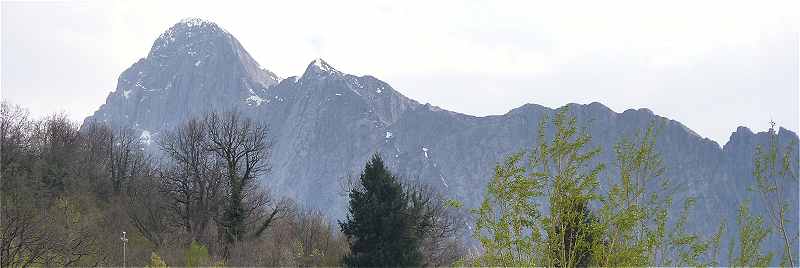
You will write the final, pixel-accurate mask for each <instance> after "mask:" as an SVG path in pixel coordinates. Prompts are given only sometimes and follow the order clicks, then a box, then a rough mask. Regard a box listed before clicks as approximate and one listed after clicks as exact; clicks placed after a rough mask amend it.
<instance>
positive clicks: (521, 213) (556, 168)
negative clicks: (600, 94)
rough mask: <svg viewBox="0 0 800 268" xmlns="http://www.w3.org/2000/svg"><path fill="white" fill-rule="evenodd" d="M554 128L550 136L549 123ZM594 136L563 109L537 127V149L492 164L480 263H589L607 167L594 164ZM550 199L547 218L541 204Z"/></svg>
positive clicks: (479, 234) (480, 228)
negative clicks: (593, 207)
mask: <svg viewBox="0 0 800 268" xmlns="http://www.w3.org/2000/svg"><path fill="white" fill-rule="evenodd" d="M547 122H549V123H550V124H551V125H552V126H553V128H554V129H555V133H554V134H553V136H552V139H551V140H549V141H548V140H547V139H546V137H545V123H547ZM590 140H591V137H590V136H589V135H588V134H586V132H585V131H583V130H580V131H579V129H578V127H577V126H576V120H575V118H574V117H570V116H568V115H567V109H566V108H561V109H559V111H557V113H556V115H555V117H554V118H553V119H552V120H551V121H548V120H542V122H540V125H539V132H538V144H537V145H536V147H534V148H533V150H532V151H531V152H530V153H528V157H527V160H528V163H527V166H524V165H522V164H520V162H521V161H522V159H523V158H524V157H525V153H516V154H513V155H511V156H509V157H508V158H507V159H506V160H505V162H504V163H503V164H501V165H498V166H497V167H495V175H494V177H493V178H492V180H491V181H490V182H489V184H488V186H487V192H486V195H485V198H484V201H483V202H482V203H481V206H480V208H478V209H476V210H474V211H473V213H474V214H475V215H476V217H477V221H476V228H475V233H474V236H475V237H476V238H477V239H478V240H479V241H480V242H481V245H483V247H484V249H485V254H483V255H482V256H480V257H478V258H476V259H475V260H474V262H475V263H474V265H479V266H494V265H499V266H544V265H546V266H568V267H574V266H585V265H588V264H589V261H590V260H591V252H592V243H593V241H594V237H595V236H596V235H597V230H598V226H597V221H596V219H595V218H594V217H593V215H592V214H591V212H590V210H589V204H590V202H591V201H592V200H597V199H598V195H597V194H596V193H595V191H596V188H597V186H598V180H597V176H598V174H599V173H600V171H601V170H602V169H603V168H604V166H603V165H595V166H591V164H590V162H591V161H592V159H593V158H594V157H595V156H596V155H597V154H598V153H599V152H600V151H599V149H586V148H585V147H587V146H588V144H589V142H590ZM540 197H546V198H547V200H548V201H549V202H548V204H549V211H548V212H549V213H547V214H542V213H541V212H540V210H539V207H538V206H537V204H536V199H537V198H540Z"/></svg>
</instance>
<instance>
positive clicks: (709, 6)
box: [0, 1, 800, 144]
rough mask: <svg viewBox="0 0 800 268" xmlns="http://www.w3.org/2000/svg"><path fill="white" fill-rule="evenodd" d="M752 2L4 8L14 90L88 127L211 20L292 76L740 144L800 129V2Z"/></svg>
mask: <svg viewBox="0 0 800 268" xmlns="http://www.w3.org/2000/svg"><path fill="white" fill-rule="evenodd" d="M551 2H552V1H551ZM751 3H756V4H758V5H752V4H749V5H745V4H738V3H732V2H730V1H725V2H704V1H703V2H700V1H691V2H679V1H662V2H660V3H655V2H653V1H630V2H628V1H624V2H606V1H603V2H602V3H596V1H592V2H588V1H587V2H582V3H574V2H571V3H558V4H554V3H544V2H534V1H519V2H512V1H480V2H479V1H458V2H449V1H420V2H413V1H388V2H374V1H370V2H366V1H364V2H342V1H319V2H305V1H280V2H277V1H275V2H274V1H258V2H239V1H217V2H200V1H191V2H180V1H159V2H147V1H83V2H25V3H21V2H7V1H3V2H2V8H1V9H2V54H0V58H2V66H1V67H0V70H2V80H1V81H0V86H1V89H2V90H1V91H0V94H1V95H2V98H3V99H6V100H9V101H11V102H12V103H16V104H21V105H23V106H25V107H27V108H29V109H30V110H31V112H32V114H33V115H35V116H41V115H45V114H49V113H53V112H58V111H65V112H67V113H68V114H69V115H70V117H71V118H73V119H75V120H82V119H83V118H84V117H85V116H88V115H90V114H91V113H92V112H94V110H96V109H97V108H98V107H99V106H100V105H101V104H102V103H104V101H105V98H106V96H107V95H108V93H109V92H110V91H112V90H114V88H115V86H116V80H117V77H118V75H119V74H120V73H121V72H122V71H123V70H124V69H125V68H127V67H129V66H130V65H131V64H133V63H134V62H135V61H136V60H137V59H139V58H141V57H144V56H146V55H147V52H148V51H149V49H150V47H151V45H152V42H153V41H154V40H155V38H156V37H157V36H158V35H159V34H160V33H161V32H163V31H164V30H166V29H167V28H169V27H170V26H172V25H173V24H175V23H176V22H178V21H179V20H180V19H182V18H185V17H201V18H206V19H209V20H212V21H215V22H217V23H218V24H219V25H220V26H222V27H223V28H225V29H227V30H228V31H229V32H230V33H232V34H233V35H234V36H236V37H237V38H238V39H239V41H240V42H241V43H242V44H243V45H244V47H245V49H247V50H248V51H249V52H250V54H251V55H252V56H253V57H254V58H255V59H256V60H257V61H258V62H259V63H260V64H261V65H262V66H263V67H265V68H267V69H269V70H271V71H273V72H275V73H277V74H278V75H279V76H282V77H289V76H292V75H299V74H301V73H302V71H303V70H304V69H305V67H306V65H307V64H308V63H309V62H310V61H311V60H313V59H314V58H316V57H322V58H324V59H325V60H326V61H328V62H329V63H330V64H331V65H333V66H334V67H335V68H337V69H339V70H340V71H343V72H347V73H351V74H356V75H365V74H370V75H373V76H376V77H378V78H379V79H382V80H384V81H386V82H388V83H390V84H391V85H392V86H393V87H394V88H396V89H398V90H399V91H401V92H402V93H403V94H405V95H407V96H409V97H411V98H413V99H416V100H418V101H420V102H422V103H426V102H429V103H431V104H434V105H437V106H440V107H442V108H445V109H449V110H453V111H457V112H462V113H466V114H472V115H490V114H503V113H505V112H507V111H508V110H510V109H512V108H515V107H518V106H520V105H522V104H524V103H537V104H541V105H545V106H549V107H558V106H561V105H563V104H566V103H570V102H576V103H590V102H593V101H599V102H601V103H603V104H605V105H607V106H609V107H611V108H612V109H613V110H614V111H617V112H622V111H624V110H626V109H629V108H642V107H646V108H649V109H651V110H653V111H654V112H655V113H656V114H659V115H662V116H666V117H669V118H671V119H675V120H678V121H680V122H682V123H684V124H686V125H687V126H688V127H689V128H691V129H693V130H695V131H696V132H697V133H699V134H700V135H702V136H704V137H709V138H711V139H713V140H716V141H717V142H719V143H721V144H724V143H725V142H727V140H728V137H729V136H730V133H731V132H732V131H733V130H735V129H736V127H737V126H740V125H744V126H748V127H750V128H751V129H754V130H764V129H766V128H767V122H768V121H769V120H774V121H775V122H777V123H778V124H779V125H781V126H784V127H786V128H789V129H791V130H793V131H795V132H796V131H797V129H798V121H800V120H799V119H798V117H799V115H798V114H800V111H799V110H798V107H799V106H800V105H798V102H799V101H800V100H799V99H800V93H798V92H800V89H799V88H800V86H799V85H798V84H799V82H798V77H800V71H799V69H800V68H798V62H799V61H800V53H799V52H798V51H799V50H800V42H799V41H798V40H799V38H798V29H799V28H800V27H798V25H799V24H798V21H799V20H798V19H799V17H798V14H800V12H798V10H800V8H799V7H798V4H796V3H793V2H792V1H786V2H768V3H764V2H755V1H753V2H751Z"/></svg>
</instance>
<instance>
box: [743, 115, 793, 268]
mask: <svg viewBox="0 0 800 268" xmlns="http://www.w3.org/2000/svg"><path fill="white" fill-rule="evenodd" d="M767 134H768V136H769V143H768V144H767V146H766V148H764V147H763V146H761V145H759V146H756V151H755V155H754V157H753V166H754V168H753V177H754V178H755V186H754V187H753V189H754V190H755V191H756V192H758V194H759V196H760V197H761V201H762V202H763V203H764V205H765V207H766V210H765V211H764V212H765V214H766V215H765V216H766V218H767V219H769V225H770V227H772V229H773V230H775V234H776V235H778V236H779V237H780V240H781V241H782V242H783V248H784V250H783V258H782V259H781V266H791V267H795V266H796V265H797V262H796V260H795V258H796V256H795V255H792V253H794V252H796V250H797V246H796V245H797V241H798V234H797V231H796V230H797V228H792V227H791V219H789V218H788V217H787V213H789V212H790V211H797V209H798V208H797V204H792V203H790V202H787V201H786V200H787V197H788V195H789V194H791V193H789V192H787V191H794V192H795V193H796V192H797V182H798V172H797V170H798V160H797V156H795V155H793V154H792V152H794V149H795V148H796V147H797V144H796V143H794V142H791V143H789V144H788V145H786V147H785V148H780V144H779V141H778V134H777V133H776V132H775V123H774V122H770V128H769V131H768V132H767ZM795 220H796V219H795ZM794 225H795V227H796V226H797V223H794ZM792 230H794V233H792Z"/></svg>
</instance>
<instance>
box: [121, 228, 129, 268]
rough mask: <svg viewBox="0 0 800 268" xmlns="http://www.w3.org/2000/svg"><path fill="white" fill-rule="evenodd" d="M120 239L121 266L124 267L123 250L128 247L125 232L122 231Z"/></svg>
mask: <svg viewBox="0 0 800 268" xmlns="http://www.w3.org/2000/svg"><path fill="white" fill-rule="evenodd" d="M120 240H122V268H125V251H126V249H127V247H128V236H127V234H126V233H125V232H122V237H121V238H120Z"/></svg>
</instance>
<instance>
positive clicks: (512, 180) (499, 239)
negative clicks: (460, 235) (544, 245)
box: [473, 153, 542, 266]
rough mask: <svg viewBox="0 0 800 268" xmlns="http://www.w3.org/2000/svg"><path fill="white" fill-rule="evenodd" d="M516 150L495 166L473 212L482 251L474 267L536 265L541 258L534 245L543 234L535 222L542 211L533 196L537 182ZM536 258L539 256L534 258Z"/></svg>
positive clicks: (538, 192)
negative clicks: (527, 170)
mask: <svg viewBox="0 0 800 268" xmlns="http://www.w3.org/2000/svg"><path fill="white" fill-rule="evenodd" d="M522 157H523V154H522V153H517V154H513V155H511V156H509V157H508V158H506V160H505V162H504V163H503V164H502V165H498V166H496V167H495V175H494V177H493V178H492V180H491V181H489V184H488V186H487V189H486V195H485V196H486V197H485V198H484V200H483V202H482V203H481V206H480V208H478V209H476V210H473V213H474V214H476V218H477V220H476V222H475V226H476V227H475V229H474V230H475V231H474V232H475V233H474V236H475V238H476V239H477V240H478V241H480V243H481V246H483V248H484V250H485V252H484V254H483V255H481V256H480V257H479V258H477V259H476V260H474V263H473V265H475V266H539V265H541V263H542V260H541V257H540V256H538V255H539V254H537V252H536V251H537V249H535V248H534V247H535V246H536V245H539V244H541V241H542V233H541V230H540V229H539V228H537V226H536V224H537V223H538V222H539V220H540V217H541V213H540V212H539V208H538V207H537V205H536V204H535V202H534V200H533V198H535V197H538V196H541V195H542V185H541V183H540V182H539V181H537V180H534V179H532V178H530V177H528V176H527V175H526V174H525V168H524V167H521V166H520V164H519V162H520V160H521V158H522ZM537 257H538V258H537Z"/></svg>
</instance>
